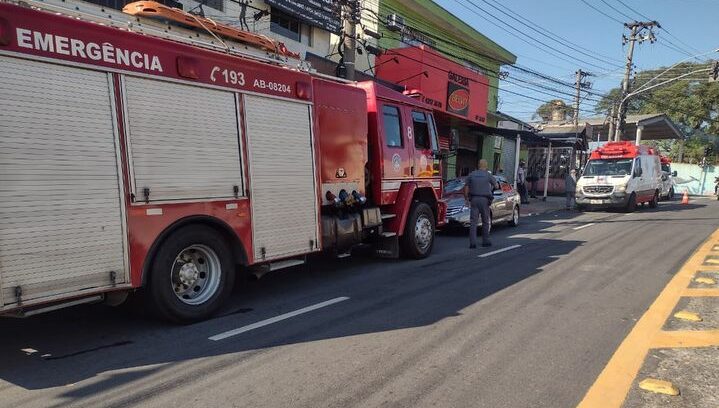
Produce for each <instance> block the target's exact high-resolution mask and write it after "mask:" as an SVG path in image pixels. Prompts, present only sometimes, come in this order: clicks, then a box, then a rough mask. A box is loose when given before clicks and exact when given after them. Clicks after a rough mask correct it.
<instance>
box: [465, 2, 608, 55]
mask: <svg viewBox="0 0 719 408" xmlns="http://www.w3.org/2000/svg"><path fill="white" fill-rule="evenodd" d="M480 1H482V2H483V3H485V4H487V5H489V6H490V7H492V8H494V9H495V10H498V11H499V12H500V13H502V14H504V15H505V16H507V17H509V18H511V19H512V20H514V21H516V22H518V23H520V24H522V25H523V26H525V27H527V28H529V29H530V30H532V31H534V32H536V33H539V34H540V35H542V36H544V37H545V38H548V39H550V40H552V41H554V42H556V43H559V44H561V45H563V46H565V47H567V48H569V49H571V50H574V51H575V52H578V53H580V54H582V55H585V56H587V57H589V58H593V59H596V60H597V61H601V62H603V63H605V64H609V65H612V66H621V65H619V64H615V63H612V62H608V61H605V60H603V59H601V58H597V55H596V54H589V53H587V52H585V51H582V50H581V49H579V48H576V47H574V46H572V45H569V44H568V43H567V41H566V40H564V39H562V38H561V37H559V38H560V39H559V40H557V39H556V38H554V37H552V36H550V35H548V34H546V33H544V32H542V31H540V30H538V29H537V28H535V27H533V26H531V25H529V24H527V23H525V22H523V21H522V20H520V19H519V18H517V17H514V16H513V15H511V14H509V13H508V12H506V11H504V10H502V9H501V8H499V7H498V6H496V5H494V4H492V3H490V2H488V1H487V0H480ZM470 3H471V1H470ZM530 22H531V21H530ZM532 24H534V23H532ZM554 36H555V37H558V36H557V35H554Z"/></svg>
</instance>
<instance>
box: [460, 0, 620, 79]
mask: <svg viewBox="0 0 719 408" xmlns="http://www.w3.org/2000/svg"><path fill="white" fill-rule="evenodd" d="M454 1H455V3H457V4H460V5H461V6H462V7H465V8H466V9H468V10H469V11H471V12H472V13H473V14H475V15H476V16H478V17H480V18H482V19H484V20H485V21H488V22H489V23H491V24H493V25H496V26H497V27H500V28H501V29H502V30H504V31H506V32H508V33H511V34H512V35H514V36H515V37H517V38H519V39H520V40H522V41H523V42H526V43H527V44H529V45H533V44H532V43H531V42H529V41H528V40H527V39H526V38H529V39H531V40H533V41H534V42H536V43H537V44H540V45H542V46H543V47H545V48H547V49H549V50H552V51H554V52H556V53H558V54H561V55H563V56H565V57H569V58H571V60H566V59H565V58H563V57H559V56H558V55H557V54H555V53H551V52H550V54H552V55H554V56H555V57H557V58H561V59H563V60H565V61H568V62H571V63H574V64H583V65H589V66H592V67H595V68H598V69H605V67H604V66H600V65H597V64H594V63H591V62H588V61H584V60H580V59H579V58H576V57H574V56H572V55H570V54H567V53H566V52H564V51H562V50H559V49H557V48H555V47H553V46H551V45H549V44H547V43H545V42H543V41H540V40H538V39H536V38H533V37H529V36H527V35H526V34H525V33H523V32H522V30H520V29H518V28H516V27H514V26H513V25H512V24H510V23H507V22H506V21H504V20H502V19H500V18H498V17H497V16H495V15H493V14H492V13H490V12H489V11H487V10H486V9H484V8H482V7H481V6H480V5H478V4H477V3H476V2H474V1H473V0H466V1H467V3H469V4H471V5H472V6H474V8H475V9H477V10H480V11H481V12H483V13H485V14H486V15H488V16H490V17H492V19H493V20H492V19H488V18H487V17H486V16H485V15H482V14H480V13H478V12H477V11H476V10H472V9H470V8H469V7H467V5H466V4H464V3H462V2H460V1H459V0H454ZM494 20H496V21H499V22H501V23H502V24H504V25H505V26H507V27H509V28H511V29H512V30H514V31H516V32H518V33H519V34H520V35H516V34H514V33H512V32H511V31H509V30H506V29H505V27H503V26H500V25H498V24H497V23H495V21H494ZM525 37H526V38H525ZM605 64H606V63H605Z"/></svg>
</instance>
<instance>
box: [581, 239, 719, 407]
mask: <svg viewBox="0 0 719 408" xmlns="http://www.w3.org/2000/svg"><path fill="white" fill-rule="evenodd" d="M717 242H719V229H718V230H716V231H714V233H713V234H712V235H711V236H710V237H709V238H708V239H707V240H706V241H704V243H703V244H702V245H701V246H700V247H699V249H697V250H696V251H695V252H694V254H692V256H691V257H690V258H689V260H688V261H687V262H686V263H685V264H684V266H682V268H681V269H680V270H679V272H677V274H676V275H674V277H673V278H672V280H671V281H669V283H668V284H667V286H666V287H665V288H664V290H662V292H661V293H660V294H659V297H657V298H656V300H654V303H652V305H651V306H650V307H649V309H648V310H647V311H646V312H645V313H644V315H643V316H642V318H641V319H639V321H638V322H637V324H636V325H635V326H634V328H633V329H632V331H631V332H629V335H627V337H626V338H625V339H624V341H623V342H622V344H620V345H619V348H617V350H616V351H615V352H614V355H613V356H612V358H611V359H610V360H609V363H607V366H606V367H604V370H602V372H601V374H599V377H598V378H597V380H596V381H595V382H594V384H593V385H592V386H591V388H589V391H588V392H587V394H586V395H585V396H584V399H582V402H580V403H579V405H578V408H590V407H591V408H594V407H596V408H612V407H621V405H622V403H623V402H624V399H625V398H626V396H627V393H628V392H629V389H630V387H631V386H632V383H633V382H634V378H635V377H636V376H637V373H638V372H639V370H640V369H641V367H642V364H643V363H644V358H645V357H646V355H647V353H648V351H649V349H651V348H656V347H673V346H675V345H678V344H681V342H686V344H695V343H696V344H705V343H711V342H712V341H714V337H712V333H711V332H709V334H708V335H707V336H706V338H704V337H705V336H704V335H698V334H694V333H705V332H690V334H691V336H690V337H687V338H686V339H685V338H684V337H682V338H681V339H679V338H675V337H673V336H672V335H671V334H667V333H672V332H662V331H661V329H662V326H664V323H665V322H666V320H667V319H668V318H669V316H670V315H671V313H672V311H673V310H674V307H675V305H676V304H677V302H678V301H679V298H680V297H681V296H682V294H684V293H685V292H686V291H687V287H688V286H689V284H690V283H691V281H692V279H693V278H694V275H695V274H696V272H697V271H698V270H701V266H700V265H702V264H703V263H704V262H705V259H706V256H707V255H708V254H709V252H710V251H711V250H712V249H713V248H714V247H715V246H716V245H717ZM673 333H677V334H679V335H681V334H686V333H687V332H673ZM656 340H661V342H659V341H656ZM701 340H704V341H701ZM686 347H690V346H686Z"/></svg>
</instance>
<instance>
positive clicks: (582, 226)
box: [572, 222, 595, 231]
mask: <svg viewBox="0 0 719 408" xmlns="http://www.w3.org/2000/svg"><path fill="white" fill-rule="evenodd" d="M592 225H595V223H593V222H590V223H589V224H584V225H580V226H578V227H574V228H572V229H573V230H575V231H576V230H580V229H584V228H587V227H591V226H592Z"/></svg>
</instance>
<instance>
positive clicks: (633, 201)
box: [625, 193, 637, 213]
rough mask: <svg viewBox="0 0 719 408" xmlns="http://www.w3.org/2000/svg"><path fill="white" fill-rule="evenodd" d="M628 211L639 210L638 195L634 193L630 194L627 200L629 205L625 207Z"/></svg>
mask: <svg viewBox="0 0 719 408" xmlns="http://www.w3.org/2000/svg"><path fill="white" fill-rule="evenodd" d="M625 210H626V212H628V213H631V212H634V211H636V210H637V196H636V195H634V193H632V195H630V196H629V201H627V207H626V208H625Z"/></svg>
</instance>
